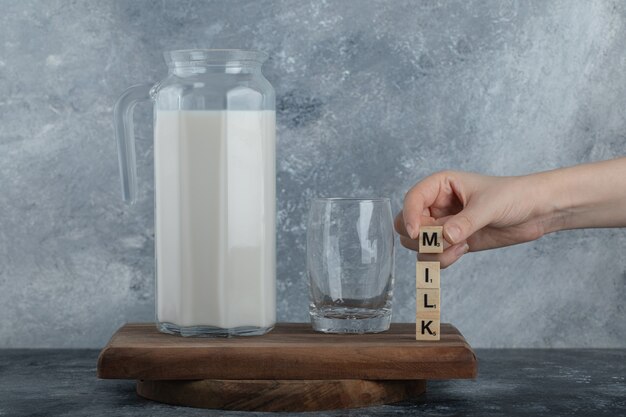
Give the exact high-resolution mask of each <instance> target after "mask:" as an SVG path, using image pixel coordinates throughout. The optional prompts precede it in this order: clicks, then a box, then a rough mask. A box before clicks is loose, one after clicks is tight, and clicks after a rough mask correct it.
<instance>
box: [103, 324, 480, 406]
mask: <svg viewBox="0 0 626 417" xmlns="http://www.w3.org/2000/svg"><path fill="white" fill-rule="evenodd" d="M476 373H477V361H476V356H475V354H474V352H473V351H472V348H471V347H470V345H469V344H468V343H467V342H466V341H465V339H464V338H463V336H462V335H461V333H460V332H459V331H458V330H457V329H456V328H455V327H454V326H452V325H450V324H442V325H441V340H439V341H436V342H418V341H416V340H415V324H414V323H393V324H392V325H391V328H390V330H389V331H387V332H384V333H378V334H367V335H332V334H321V333H316V332H314V331H313V330H312V329H311V326H310V325H309V324H304V323H281V324H278V325H277V326H276V328H275V329H274V330H273V331H271V332H270V333H268V334H266V335H263V336H254V337H237V338H184V337H180V336H173V335H167V334H163V333H160V332H159V331H158V330H157V329H156V327H155V325H154V324H127V325H125V326H123V327H122V328H120V329H119V330H118V331H117V332H116V333H115V334H114V335H113V337H112V338H111V340H110V342H109V343H108V345H107V346H106V347H105V348H104V349H103V350H102V352H101V353H100V357H99V358H98V377H100V378H107V379H111V378H113V379H137V380H139V382H138V393H139V394H140V395H142V396H144V397H146V398H151V399H155V400H157V401H162V402H167V403H170V404H181V405H191V406H196V407H208V408H221V409H236V410H257V411H261V410H263V411H307V410H322V409H331V408H349V407H361V406H365V405H372V404H380V403H386V402H393V401H400V400H404V399H407V398H411V397H414V396H416V395H419V394H420V393H421V392H423V391H424V389H425V380H427V379H465V378H475V377H476Z"/></svg>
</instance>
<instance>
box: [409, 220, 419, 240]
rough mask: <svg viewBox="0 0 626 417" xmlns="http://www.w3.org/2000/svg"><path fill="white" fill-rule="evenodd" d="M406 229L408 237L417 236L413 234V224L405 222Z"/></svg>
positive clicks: (413, 237)
mask: <svg viewBox="0 0 626 417" xmlns="http://www.w3.org/2000/svg"><path fill="white" fill-rule="evenodd" d="M406 231H407V232H408V233H409V237H410V238H411V239H415V238H416V237H417V235H416V234H415V230H414V229H413V226H411V225H410V224H408V223H407V224H406Z"/></svg>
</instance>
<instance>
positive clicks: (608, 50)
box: [0, 0, 626, 347]
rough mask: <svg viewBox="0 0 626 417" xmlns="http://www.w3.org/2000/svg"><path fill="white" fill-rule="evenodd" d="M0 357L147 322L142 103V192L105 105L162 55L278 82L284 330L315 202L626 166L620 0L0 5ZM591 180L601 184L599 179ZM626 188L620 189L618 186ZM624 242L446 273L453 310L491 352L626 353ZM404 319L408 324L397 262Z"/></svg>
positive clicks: (405, 261)
mask: <svg viewBox="0 0 626 417" xmlns="http://www.w3.org/2000/svg"><path fill="white" fill-rule="evenodd" d="M0 8H1V10H2V14H0V347H99V346H102V345H103V344H104V343H105V342H106V341H107V340H108V337H109V336H110V335H111V333H112V332H113V331H114V330H115V329H116V328H117V327H118V326H120V325H121V324H122V323H124V322H126V321H142V320H143V321H148V320H152V319H153V314H154V313H153V311H154V283H153V273H154V268H153V248H154V229H153V195H154V193H153V191H154V189H153V186H152V179H153V178H152V173H151V170H152V146H151V142H152V139H151V135H152V130H151V126H150V107H149V105H144V106H143V107H140V109H139V114H138V120H137V130H138V141H139V142H138V155H139V164H140V166H139V176H140V199H139V202H138V204H137V205H136V206H134V207H129V206H126V205H124V203H123V202H122V201H121V198H120V190H119V178H118V173H117V156H116V149H115V143H114V137H113V135H114V134H113V126H112V110H113V105H114V103H115V100H116V98H117V97H118V95H119V94H120V93H121V92H122V91H123V90H124V89H125V88H126V87H128V86H130V85H132V84H135V83H139V82H146V81H157V80H159V79H160V78H162V77H163V76H164V75H165V73H166V67H165V65H164V63H163V62H162V57H161V53H162V51H164V50H169V49H183V48H193V47H205V48H253V49H259V50H263V51H266V52H268V53H269V54H270V55H271V58H270V60H269V61H268V62H267V64H266V66H265V73H266V75H267V78H268V79H270V81H271V82H272V83H273V84H274V86H275V88H276V91H277V107H278V148H277V152H278V155H277V170H278V178H277V199H278V231H277V233H278V317H279V319H280V320H283V321H305V320H307V318H308V315H307V290H306V274H305V258H304V254H305V219H306V215H307V210H308V206H309V201H310V199H311V198H312V197H314V196H336V195H342V196H347V195H349V196H364V195H380V196H389V197H391V199H392V204H393V206H394V210H397V209H399V208H400V206H401V202H402V198H403V195H404V193H405V191H406V190H407V189H408V188H409V187H410V186H411V185H412V184H413V183H414V182H416V181H417V180H419V179H420V178H422V177H424V176H425V175H427V174H429V173H431V172H433V171H438V170H441V169H446V168H450V169H458V170H471V171H477V172H481V173H485V174H494V175H514V174H524V173H528V172H533V171H538V170H546V169H551V168H556V167H562V166H567V165H572V164H577V163H581V162H587V161H596V160H602V159H607V158H612V157H617V156H620V155H623V154H624V149H625V145H626V76H625V74H626V4H625V3H624V2H621V1H610V0H605V1H583V0H580V1H576V0H564V1H539V0H537V1H519V2H517V1H495V0H494V1H421V2H418V1H399V0H397V1H356V0H345V1H339V0H337V1H319V0H306V1H295V0H294V1H237V0H235V1H148V0H136V1H131V0H127V1H95V0H93V1H70V0H50V1H43V0H42V1H30V0H28V1H24V0H0ZM598 180H599V181H601V178H599V179H598ZM617 191H619V192H624V191H623V190H617ZM625 249H626V230H580V231H572V232H562V233H558V234H554V235H550V236H547V237H544V238H543V239H541V240H539V241H537V242H533V243H528V244H524V245H520V246H517V247H511V248H506V249H500V250H494V251H489V252H482V253H477V254H470V255H468V256H466V257H465V258H464V259H463V260H462V261H460V262H459V263H458V264H455V265H454V266H453V267H452V268H450V269H448V270H446V271H445V272H444V275H443V280H442V287H443V289H442V294H443V295H442V296H443V299H442V305H443V310H442V316H443V317H442V318H443V320H444V321H449V322H452V323H454V324H455V325H456V326H457V327H459V328H460V330H461V331H462V332H464V333H465V335H466V336H467V338H468V339H469V341H470V342H471V343H472V344H473V345H474V346H481V347H583V346H594V347H626V308H625V305H626V256H624V251H625ZM396 259H397V269H396V290H395V305H394V320H396V321H412V320H414V308H415V307H414V306H415V304H414V303H415V295H414V285H415V284H414V262H415V255H414V254H413V253H410V252H409V251H408V250H405V249H404V248H401V247H399V249H398V251H397V258H396Z"/></svg>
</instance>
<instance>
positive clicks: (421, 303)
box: [416, 288, 441, 317]
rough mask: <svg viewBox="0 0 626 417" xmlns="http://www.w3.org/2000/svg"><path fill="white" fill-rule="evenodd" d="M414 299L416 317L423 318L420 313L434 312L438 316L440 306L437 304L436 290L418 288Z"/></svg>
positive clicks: (437, 292) (437, 291) (437, 294)
mask: <svg viewBox="0 0 626 417" xmlns="http://www.w3.org/2000/svg"><path fill="white" fill-rule="evenodd" d="M416 298H417V316H418V317H425V316H424V315H423V314H422V313H430V312H436V313H437V314H440V312H441V306H440V304H439V289H438V288H418V289H417V297H416ZM431 317H432V316H431Z"/></svg>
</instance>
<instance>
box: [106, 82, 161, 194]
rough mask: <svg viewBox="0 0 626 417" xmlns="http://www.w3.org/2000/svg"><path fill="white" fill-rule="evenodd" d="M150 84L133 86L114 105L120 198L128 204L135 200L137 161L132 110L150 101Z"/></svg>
mask: <svg viewBox="0 0 626 417" xmlns="http://www.w3.org/2000/svg"><path fill="white" fill-rule="evenodd" d="M151 88H152V85H151V84H140V85H134V86H132V87H130V88H128V89H127V90H126V91H124V92H123V93H122V95H121V96H120V98H119V99H118V100H117V103H115V108H114V110H113V119H114V123H115V139H116V141H117V157H118V161H119V165H120V177H121V179H122V196H123V198H124V201H125V202H127V203H128V204H134V203H135V201H136V199H137V159H136V157H135V132H134V125H133V110H134V108H135V105H136V104H137V103H139V102H140V101H146V100H149V99H150V89H151Z"/></svg>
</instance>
